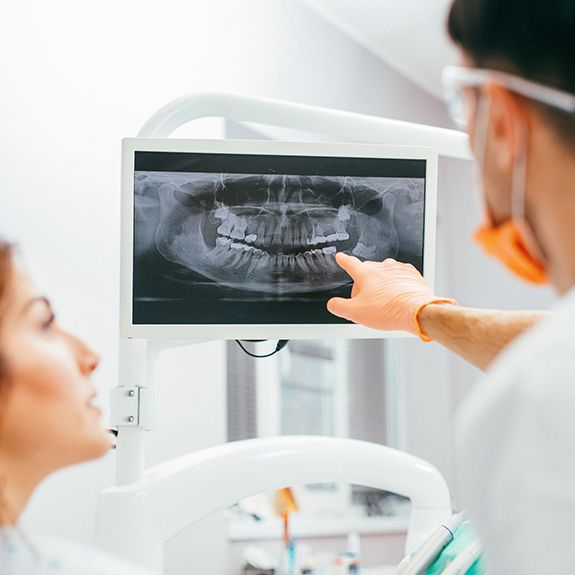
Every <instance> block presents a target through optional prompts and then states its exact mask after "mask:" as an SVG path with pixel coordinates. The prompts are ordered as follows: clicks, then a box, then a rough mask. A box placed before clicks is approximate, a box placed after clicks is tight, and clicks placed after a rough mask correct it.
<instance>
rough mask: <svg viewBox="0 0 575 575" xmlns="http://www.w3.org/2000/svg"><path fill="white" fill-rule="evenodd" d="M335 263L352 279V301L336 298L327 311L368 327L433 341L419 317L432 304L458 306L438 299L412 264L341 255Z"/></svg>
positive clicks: (446, 299) (447, 299)
mask: <svg viewBox="0 0 575 575" xmlns="http://www.w3.org/2000/svg"><path fill="white" fill-rule="evenodd" d="M336 262H337V263H338V264H339V265H340V266H341V267H342V268H343V269H344V270H345V271H346V272H347V273H348V274H349V275H350V276H351V279H353V282H354V283H353V288H352V290H351V298H350V299H346V298H341V297H334V298H331V299H330V300H329V301H328V302H327V309H328V310H329V311H330V312H331V313H333V314H334V315H337V316H339V317H343V318H345V319H348V320H350V321H353V322H354V323H360V324H362V325H365V326H367V327H371V328H374V329H382V330H394V331H396V330H399V331H407V332H409V333H412V334H415V335H418V336H419V337H420V338H421V339H422V340H423V341H431V339H430V338H429V337H428V336H427V335H425V333H423V331H422V329H421V326H420V325H419V321H418V316H419V313H420V312H421V310H422V309H423V308H424V307H425V306H426V305H428V304H430V303H457V302H456V301H455V300H454V299H450V298H443V297H437V296H436V295H434V294H433V292H432V291H431V289H429V286H428V285H427V283H426V281H425V279H423V276H422V275H421V274H420V273H419V272H418V271H417V269H415V267H414V266H412V265H411V264H403V263H400V262H398V261H396V260H394V259H391V258H388V259H386V260H384V261H383V262H370V261H367V262H362V261H361V260H359V259H358V258H356V257H353V256H348V255H346V254H343V253H339V254H337V256H336Z"/></svg>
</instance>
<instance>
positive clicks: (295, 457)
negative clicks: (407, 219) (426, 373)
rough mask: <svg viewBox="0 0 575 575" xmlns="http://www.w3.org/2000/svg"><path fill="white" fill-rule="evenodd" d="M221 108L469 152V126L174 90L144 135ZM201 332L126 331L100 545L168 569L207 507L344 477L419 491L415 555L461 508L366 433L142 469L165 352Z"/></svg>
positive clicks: (231, 447)
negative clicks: (148, 334) (171, 549)
mask: <svg viewBox="0 0 575 575" xmlns="http://www.w3.org/2000/svg"><path fill="white" fill-rule="evenodd" d="M206 117H222V118H225V119H228V120H233V121H238V122H254V123H258V124H265V125H273V126H277V127H282V128H289V129H294V130H302V131H306V132H315V133H318V134H324V135H330V136H333V137H336V138H339V139H342V140H346V141H349V142H363V143H378V144H394V145H411V146H413V145H417V146H431V147H434V148H436V149H438V151H439V153H440V154H441V155H445V156H450V157H454V158H460V159H470V158H471V155H470V151H469V148H468V144H467V138H466V136H465V135H464V134H463V133H460V132H456V131H453V130H447V129H443V128H436V127H431V126H425V125H419V124H413V123H409V122H400V121H396V120H389V119H384V118H377V117H371V116H365V115H361V114H352V113H349V112H342V111H338V110H329V109H325V108H318V107H313V106H306V105H302V104H294V103H290V102H282V101H277V100H270V99H263V98H255V97H244V96H237V95H229V94H197V95H192V96H187V97H184V98H180V99H178V100H175V101H173V102H171V103H169V104H168V105H166V106H164V107H163V108H161V109H160V110H158V112H156V113H155V114H154V115H153V116H151V118H150V119H149V120H148V121H147V122H146V124H145V125H144V127H143V128H142V130H141V131H140V133H139V137H155V138H167V137H169V136H170V134H171V133H172V132H173V131H174V130H176V129H177V128H178V127H180V126H182V125H183V124H186V123H188V122H190V121H191V120H194V119H198V118H206ZM190 343H193V342H189V341H186V342H180V341H160V340H139V339H122V340H121V341H120V358H119V359H120V375H119V381H120V384H119V386H118V387H117V388H115V389H114V390H113V392H112V422H111V423H112V426H113V427H115V428H117V430H118V436H117V446H116V448H117V449H116V484H115V485H114V486H112V487H110V488H108V489H105V490H104V491H103V492H102V493H101V494H100V497H99V503H98V513H97V522H96V543H97V544H98V545H100V546H101V547H102V548H104V549H107V550H109V551H111V552H114V553H116V554H119V555H122V556H124V557H126V558H128V559H130V560H132V561H133V562H135V563H139V564H141V565H143V566H146V567H148V568H152V569H155V570H157V571H158V572H161V571H162V569H163V563H164V545H165V543H166V542H167V541H168V540H169V539H171V538H172V537H174V536H175V535H176V534H177V533H179V532H180V531H182V530H183V529H185V528H186V527H188V526H189V525H191V524H193V523H195V522H197V521H199V520H200V519H202V518H203V517H206V516H208V515H210V514H211V513H214V512H216V511H218V510H221V509H224V508H226V507H228V506H230V505H233V504H234V503H236V502H238V501H240V500H241V499H243V498H245V497H248V496H251V495H255V494H257V493H261V492H264V491H269V490H273V489H279V488H282V487H286V486H291V485H296V484H306V483H325V482H346V483H354V484H358V485H363V486H366V487H372V488H377V489H381V490H385V491H391V492H394V493H398V494H400V495H403V496H405V497H408V498H409V499H410V500H411V515H410V518H409V525H408V529H407V539H406V547H405V550H406V553H409V552H411V551H412V550H413V549H414V548H415V547H417V546H418V545H419V544H420V543H421V542H423V541H424V540H425V539H426V538H427V537H428V535H429V534H430V533H431V532H432V531H433V530H434V528H435V527H436V526H437V525H438V524H440V523H441V522H443V521H445V520H446V519H447V518H448V517H449V516H450V515H451V503H450V495H449V491H448V488H447V485H446V483H445V481H444V479H443V477H442V476H441V474H440V473H439V472H438V470H437V469H435V468H434V467H433V466H432V465H430V464H429V463H427V462H425V461H423V460H421V459H418V458H416V457H414V456H412V455H409V454H406V453H403V452H400V451H397V450H394V449H391V448H389V447H385V446H382V445H376V444H371V443H367V442H362V441H355V440H347V439H337V438H328V437H306V436H299V437H277V438H266V439H254V440H248V441H240V442H234V443H230V444H225V445H221V446H218V447H214V448H210V449H204V450H201V451H198V452H194V453H190V454H187V455H184V456H182V457H178V458H175V459H172V460H170V461H167V462H164V463H162V464H160V465H157V466H154V467H151V468H149V469H144V433H145V431H146V430H148V429H150V428H151V411H152V410H151V401H152V399H151V397H152V396H151V393H150V389H151V386H152V384H153V381H152V379H153V378H152V376H151V374H152V373H153V366H154V362H155V360H156V358H157V355H158V353H159V352H160V351H161V350H163V349H166V348H170V347H174V346H177V345H188V344H190Z"/></svg>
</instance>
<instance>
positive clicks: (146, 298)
mask: <svg viewBox="0 0 575 575" xmlns="http://www.w3.org/2000/svg"><path fill="white" fill-rule="evenodd" d="M174 155H175V154H166V156H167V157H166V158H163V159H162V160H161V161H160V160H158V158H157V157H156V156H157V155H156V156H152V158H147V156H146V153H142V156H143V157H142V158H138V157H137V158H136V169H135V172H134V179H135V181H134V187H135V189H134V193H135V197H134V218H135V219H134V224H135V225H134V322H135V323H152V324H153V323H159V322H161V323H168V322H173V323H194V324H201V323H210V324H213V323H251V324H253V323H326V322H328V323H339V322H341V321H344V320H339V319H338V318H335V317H334V316H332V315H331V314H329V313H328V312H327V311H326V310H325V302H326V301H327V299H329V298H330V297H332V296H334V295H343V296H348V295H349V293H350V289H351V279H350V277H349V276H348V275H347V274H346V272H344V271H343V270H342V269H341V268H340V267H339V266H338V265H337V263H336V262H335V255H336V253H337V252H345V253H348V254H352V255H354V256H357V257H358V258H360V259H362V260H383V259H385V258H387V257H392V258H397V259H399V260H401V261H404V262H409V263H412V264H413V265H414V266H415V267H417V268H418V269H419V270H420V271H422V262H423V221H424V189H425V178H424V173H425V166H424V162H421V163H422V164H423V168H422V167H421V166H419V165H415V166H414V165H413V162H414V161H410V160H389V161H390V162H392V165H391V166H387V167H386V168H387V170H383V171H384V172H386V171H391V172H393V171H394V170H390V169H389V168H393V167H394V166H395V167H398V166H400V165H401V163H402V162H406V165H405V166H400V167H401V168H402V169H401V170H400V172H405V171H406V168H407V171H409V170H410V169H411V171H414V172H416V177H406V176H405V175H403V174H402V176H401V177H398V176H388V175H373V172H374V167H375V166H376V164H375V163H374V160H372V159H354V160H355V163H356V164H358V163H359V164H362V162H363V164H365V165H364V166H358V165H355V166H354V165H351V166H350V165H347V166H346V162H343V161H342V160H347V163H349V159H342V158H323V159H322V160H323V162H319V163H320V164H323V165H320V167H321V168H322V170H321V171H322V172H323V173H317V172H319V171H320V170H318V169H317V167H318V166H317V159H316V168H315V169H313V170H312V169H311V166H312V165H313V162H312V161H313V160H314V158H299V162H297V163H296V165H294V162H293V161H292V162H286V161H284V162H282V161H281V160H282V158H278V157H268V158H265V157H260V158H259V160H260V161H259V162H258V161H257V158H256V157H253V156H252V157H244V158H243V160H242V161H238V162H232V166H230V162H229V160H228V162H227V165H226V167H227V168H228V169H227V170H226V171H224V170H223V169H222V168H223V166H221V165H220V166H218V157H217V155H209V154H188V156H189V155H192V156H194V158H192V159H190V158H187V160H188V161H187V162H186V161H184V162H182V161H181V159H180V160H177V159H175V160H174V159H173V158H171V156H174ZM206 156H207V157H206ZM220 160H221V157H220ZM284 160H288V158H284ZM378 161H379V162H380V164H381V162H382V161H384V162H385V160H378ZM375 162H377V160H376V161H375ZM158 164H161V167H162V168H166V169H158ZM234 165H235V167H236V168H237V167H241V172H239V171H235V170H234V171H230V170H229V168H230V167H234ZM146 167H152V168H154V169H146ZM361 167H363V168H364V169H359V168H361ZM253 168H259V169H257V170H255V169H253ZM282 168H284V169H283V170H282ZM285 168H289V169H285ZM326 168H327V169H326ZM329 168H331V169H329ZM422 169H423V172H422V173H421V170H422ZM293 171H295V172H296V173H289V172H293ZM297 171H300V172H301V173H297ZM379 171H381V170H379ZM395 171H397V170H395ZM313 172H316V173H313ZM326 172H328V173H326ZM329 172H331V173H329ZM350 173H351V174H352V175H350ZM366 174H367V175H366ZM255 302H257V304H258V307H257V313H256V308H254V307H253V306H252V305H251V304H253V303H255ZM262 302H265V304H266V305H265V307H263V308H262ZM262 311H263V315H262Z"/></svg>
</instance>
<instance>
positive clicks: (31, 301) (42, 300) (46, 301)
mask: <svg viewBox="0 0 575 575" xmlns="http://www.w3.org/2000/svg"><path fill="white" fill-rule="evenodd" d="M38 302H40V303H44V304H45V305H46V306H47V307H48V309H49V310H50V312H51V313H52V305H51V304H50V300H49V299H48V298H47V297H46V296H43V295H41V296H37V297H33V298H32V299H29V300H28V301H27V302H26V303H25V304H24V307H23V308H22V310H21V312H20V314H21V315H23V314H25V313H26V312H27V311H28V310H29V309H30V308H31V307H32V306H33V305H34V304H36V303H38Z"/></svg>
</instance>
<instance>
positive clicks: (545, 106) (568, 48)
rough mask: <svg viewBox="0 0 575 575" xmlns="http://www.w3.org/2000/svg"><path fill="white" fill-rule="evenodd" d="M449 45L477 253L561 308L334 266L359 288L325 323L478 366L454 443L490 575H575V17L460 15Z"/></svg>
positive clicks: (486, 2)
mask: <svg viewBox="0 0 575 575" xmlns="http://www.w3.org/2000/svg"><path fill="white" fill-rule="evenodd" d="M448 30H449V34H450V36H451V38H452V40H453V41H454V42H455V43H456V44H457V46H458V47H459V48H460V50H461V66H458V67H450V68H448V69H446V70H445V72H444V84H445V88H446V96H447V103H448V105H449V108H450V111H451V113H452V115H453V116H454V119H455V120H456V121H457V122H459V123H461V124H465V125H466V126H467V130H468V134H469V138H470V142H471V146H472V149H473V152H474V155H475V158H476V160H477V164H478V168H479V173H480V176H481V183H482V190H483V200H484V207H485V210H484V211H485V216H484V221H483V223H482V224H481V226H480V227H479V229H478V230H477V233H476V240H477V241H478V242H479V243H480V244H481V246H483V248H484V249H485V251H486V252H487V253H489V254H491V255H492V256H494V257H496V258H497V259H499V260H500V261H502V262H503V264H504V265H506V266H507V267H508V268H509V269H510V270H511V271H513V272H514V273H515V274H517V275H519V276H520V277H522V278H523V279H525V280H526V281H529V282H532V283H537V284H544V283H547V282H550V283H552V284H553V286H554V287H555V289H556V290H557V292H558V294H559V295H560V299H559V301H558V303H557V304H556V306H555V309H554V312H553V313H551V314H541V313H537V312H498V311H485V310H473V309H466V308H464V307H461V306H458V305H457V304H455V302H454V300H450V299H448V298H442V297H437V296H435V294H433V293H432V292H431V290H430V289H429V288H428V286H427V285H426V284H425V282H424V280H423V278H422V277H421V276H420V275H419V273H418V272H417V271H416V270H415V269H414V268H413V267H411V266H409V265H405V264H400V263H398V262H395V261H394V260H386V261H384V262H382V263H378V262H360V261H359V260H357V259H356V258H353V257H350V256H345V255H343V254H339V255H338V259H337V261H338V263H339V264H340V265H341V266H342V267H343V268H344V269H345V270H346V271H347V272H348V273H349V274H350V276H351V277H352V278H353V280H354V287H353V291H352V297H351V298H350V299H341V298H334V299H332V300H330V301H329V302H328V309H329V310H330V311H331V312H332V313H334V314H336V315H338V316H341V317H345V318H347V319H349V320H351V321H354V322H357V323H363V324H365V325H368V326H371V327H375V328H379V329H403V330H406V331H409V332H411V333H415V334H418V335H419V336H420V337H421V338H422V339H424V340H427V341H429V340H431V339H433V340H436V341H437V342H439V343H441V344H443V345H445V346H446V347H448V348H449V349H451V350H453V351H455V352H456V353H459V354H460V355H462V356H463V357H465V358H466V359H468V360H470V361H472V362H473V363H475V364H476V365H477V366H479V367H481V368H487V367H489V369H488V371H487V373H486V375H485V376H484V379H485V384H484V385H480V386H477V388H476V389H475V390H474V392H473V393H472V394H471V396H470V397H469V398H468V399H467V401H466V402H465V404H464V405H463V407H462V409H461V411H460V413H459V417H458V423H457V435H456V437H457V441H458V449H457V456H458V471H459V473H458V480H459V482H460V489H461V494H462V501H463V503H464V505H465V506H466V507H467V508H468V510H469V514H470V517H471V518H472V520H473V521H474V524H475V527H476V530H477V532H478V534H479V536H480V537H481V539H482V541H483V543H484V545H485V549H486V558H487V562H488V568H489V572H490V573H491V574H492V575H503V574H510V573H521V574H522V575H535V574H541V573H552V574H553V575H562V574H567V573H569V574H571V573H575V551H574V550H573V549H572V548H571V545H572V541H573V537H574V536H575V457H574V455H573V454H574V452H575V335H574V333H573V326H574V325H575V73H574V71H573V56H574V55H575V2H573V1H572V0H455V1H454V2H453V4H452V6H451V10H450V13H449V19H448ZM519 336H520V337H519ZM496 358H497V359H496ZM495 359H496V361H494V360H495Z"/></svg>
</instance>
